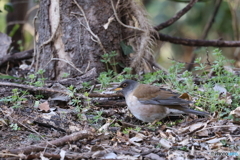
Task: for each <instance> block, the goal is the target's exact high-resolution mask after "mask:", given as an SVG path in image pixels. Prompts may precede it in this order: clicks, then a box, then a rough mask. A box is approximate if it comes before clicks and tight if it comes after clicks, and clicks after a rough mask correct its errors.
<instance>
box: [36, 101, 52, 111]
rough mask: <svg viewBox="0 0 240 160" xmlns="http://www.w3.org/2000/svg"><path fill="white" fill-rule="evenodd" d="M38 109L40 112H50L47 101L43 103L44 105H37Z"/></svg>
mask: <svg viewBox="0 0 240 160" xmlns="http://www.w3.org/2000/svg"><path fill="white" fill-rule="evenodd" d="M38 108H39V109H40V110H41V111H44V112H50V107H49V104H48V101H45V102H44V103H41V104H39V106H38Z"/></svg>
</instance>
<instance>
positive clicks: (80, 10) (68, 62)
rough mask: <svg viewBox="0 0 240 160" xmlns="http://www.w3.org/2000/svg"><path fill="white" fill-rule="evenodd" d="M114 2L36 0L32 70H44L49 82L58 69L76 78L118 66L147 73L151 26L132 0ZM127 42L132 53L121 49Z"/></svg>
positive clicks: (116, 70)
mask: <svg viewBox="0 0 240 160" xmlns="http://www.w3.org/2000/svg"><path fill="white" fill-rule="evenodd" d="M118 2H119V3H118V4H116V3H117V0H87V1H86V0H70V1H64V0H50V1H49V0H41V1H40V11H39V17H38V18H39V21H40V25H39V29H38V37H39V38H38V42H37V47H36V50H35V56H34V60H35V61H34V63H33V64H34V65H35V69H36V70H38V69H40V68H41V69H44V70H45V71H46V75H47V76H48V77H49V78H50V79H53V80H56V79H60V78H61V77H62V76H63V74H64V73H68V74H69V76H70V77H76V76H80V75H83V74H85V73H86V72H87V71H89V70H91V71H96V73H97V74H96V75H98V74H99V73H101V72H103V71H107V70H108V69H111V70H114V71H115V72H119V71H121V69H122V68H124V67H132V68H133V69H135V71H136V72H137V73H142V71H144V72H145V71H150V70H151V68H153V67H152V66H150V65H151V63H152V62H153V56H152V55H151V54H150V52H149V51H150V49H149V48H150V47H149V46H150V45H151V42H152V41H151V40H152V39H151V38H150V37H151V35H150V33H151V32H152V31H153V29H152V27H151V26H150V25H149V23H148V22H147V20H146V18H145V14H144V11H143V10H141V8H140V7H139V6H138V5H136V3H135V1H133V0H129V1H123V0H120V1H118ZM114 11H115V12H114ZM123 43H126V45H124V46H123ZM127 45H131V46H132V48H133V52H132V54H130V53H126V51H124V49H123V51H122V48H121V47H126V46H127ZM113 53H115V54H116V56H114V57H111V58H109V57H108V58H109V59H110V60H107V58H106V57H105V58H106V59H105V62H103V61H102V60H103V59H104V58H103V55H105V56H106V55H111V54H113ZM123 53H124V54H123ZM115 61H117V63H115ZM116 64H117V65H116ZM149 64H150V65H149ZM144 67H145V68H147V69H144ZM93 78H96V77H93Z"/></svg>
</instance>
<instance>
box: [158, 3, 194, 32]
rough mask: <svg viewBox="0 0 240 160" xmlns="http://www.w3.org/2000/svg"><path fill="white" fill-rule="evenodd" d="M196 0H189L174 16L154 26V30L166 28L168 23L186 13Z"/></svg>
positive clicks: (170, 23)
mask: <svg viewBox="0 0 240 160" xmlns="http://www.w3.org/2000/svg"><path fill="white" fill-rule="evenodd" d="M197 1H198V0H191V1H190V2H189V3H188V5H187V6H186V7H184V8H183V9H182V10H181V11H179V12H178V13H177V14H176V15H175V16H173V17H172V18H171V19H169V20H168V21H166V22H164V23H161V24H159V25H158V26H156V27H154V28H155V30H157V31H160V30H162V29H163V28H166V27H168V26H170V25H172V24H173V23H174V22H176V21H177V20H178V19H179V18H181V17H182V16H183V15H184V14H185V13H187V12H188V11H189V10H190V9H191V8H192V7H193V5H194V4H195V3H196V2H197Z"/></svg>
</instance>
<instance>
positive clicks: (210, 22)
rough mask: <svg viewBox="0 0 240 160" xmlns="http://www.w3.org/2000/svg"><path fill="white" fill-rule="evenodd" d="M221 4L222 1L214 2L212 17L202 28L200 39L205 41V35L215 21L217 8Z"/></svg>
mask: <svg viewBox="0 0 240 160" xmlns="http://www.w3.org/2000/svg"><path fill="white" fill-rule="evenodd" d="M221 3H222V0H217V1H216V4H215V8H214V11H213V14H212V17H211V18H210V19H209V21H208V23H207V24H206V26H205V27H204V30H203V35H202V39H206V37H207V35H208V33H209V30H210V28H211V27H212V24H213V22H214V21H215V17H216V15H217V13H218V10H219V7H220V5H221Z"/></svg>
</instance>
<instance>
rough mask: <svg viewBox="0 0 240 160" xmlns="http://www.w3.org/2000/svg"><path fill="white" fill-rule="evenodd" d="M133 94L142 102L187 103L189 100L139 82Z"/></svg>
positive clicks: (161, 103)
mask: <svg viewBox="0 0 240 160" xmlns="http://www.w3.org/2000/svg"><path fill="white" fill-rule="evenodd" d="M133 95H134V96H136V97H138V100H139V101H140V102H141V103H143V104H156V105H173V106H174V105H187V104H189V103H191V102H190V101H187V100H184V99H181V98H178V96H179V95H178V94H177V93H174V92H172V91H169V90H166V89H164V88H160V87H157V86H152V85H147V84H141V86H140V87H137V88H136V89H135V90H134V94H133Z"/></svg>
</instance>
